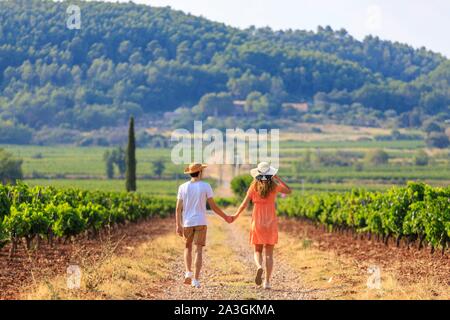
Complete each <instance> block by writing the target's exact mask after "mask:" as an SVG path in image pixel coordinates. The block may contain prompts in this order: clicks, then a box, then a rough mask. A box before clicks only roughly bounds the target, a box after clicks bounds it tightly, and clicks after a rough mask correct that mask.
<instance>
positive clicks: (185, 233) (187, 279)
mask: <svg viewBox="0 0 450 320" xmlns="http://www.w3.org/2000/svg"><path fill="white" fill-rule="evenodd" d="M206 167H207V166H206V165H203V164H200V163H193V164H191V165H189V166H188V167H187V168H186V169H185V170H184V173H185V174H189V175H190V176H191V180H190V181H188V182H185V183H183V184H182V185H181V186H180V187H179V188H178V196H177V209H176V225H177V227H176V228H177V234H178V235H179V236H181V237H184V240H185V242H186V245H185V249H184V263H185V267H186V273H185V276H184V283H185V284H188V285H189V284H191V285H192V286H193V287H195V288H200V281H199V279H200V269H201V267H202V251H203V247H204V246H205V245H206V230H207V221H206V202H208V204H209V207H210V208H211V210H212V211H214V212H215V213H216V214H217V215H219V216H220V217H222V218H223V219H224V220H225V221H226V222H228V223H231V222H233V218H232V217H231V216H227V215H226V214H225V213H224V212H223V211H222V210H220V208H219V207H218V206H217V205H216V203H215V202H214V199H213V191H212V189H211V186H210V185H209V184H208V183H207V182H205V181H202V177H203V170H204V169H205V168H206ZM193 245H194V246H195V273H194V274H193V273H192V246H193Z"/></svg>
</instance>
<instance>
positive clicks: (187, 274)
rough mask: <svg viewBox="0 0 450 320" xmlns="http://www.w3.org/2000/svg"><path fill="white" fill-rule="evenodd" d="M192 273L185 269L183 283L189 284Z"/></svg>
mask: <svg viewBox="0 0 450 320" xmlns="http://www.w3.org/2000/svg"><path fill="white" fill-rule="evenodd" d="M193 275H194V274H193V273H192V272H189V271H187V272H186V273H185V274H184V284H191V283H192V276H193Z"/></svg>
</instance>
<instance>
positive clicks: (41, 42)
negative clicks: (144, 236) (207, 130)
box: [0, 0, 450, 144]
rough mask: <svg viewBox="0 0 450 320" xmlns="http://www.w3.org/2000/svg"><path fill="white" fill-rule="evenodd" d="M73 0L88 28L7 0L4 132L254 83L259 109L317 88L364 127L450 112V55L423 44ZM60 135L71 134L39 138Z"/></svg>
mask: <svg viewBox="0 0 450 320" xmlns="http://www.w3.org/2000/svg"><path fill="white" fill-rule="evenodd" d="M77 5H79V6H80V7H81V11H82V13H83V17H82V28H81V29H80V30H77V31H76V32H70V31H68V30H67V28H66V26H65V21H66V19H67V16H66V8H67V4H66V3H62V2H54V1H39V0H30V1H2V10H1V11H0V36H1V39H2V42H1V44H0V56H1V57H8V58H7V59H1V60H0V86H1V89H2V92H3V93H4V94H3V95H2V98H1V99H0V118H2V119H6V120H7V121H10V123H14V128H15V129H14V130H13V129H11V128H8V129H7V130H5V129H3V128H4V126H3V124H1V125H0V131H1V132H0V133H1V134H0V141H3V142H15V143H19V142H20V143H27V142H28V141H29V140H30V135H31V133H32V132H33V130H41V129H44V127H46V126H47V127H48V126H61V127H64V128H66V129H65V130H71V129H81V130H93V129H99V128H102V127H108V126H116V125H124V124H125V123H126V121H127V119H128V118H129V117H130V115H135V116H139V115H143V114H146V115H153V114H155V113H156V112H163V111H172V110H175V109H177V108H179V107H181V106H186V107H193V106H195V105H196V104H197V103H198V102H199V100H200V99H201V98H202V97H204V96H205V95H207V94H213V95H217V96H219V95H225V96H226V97H225V98H226V99H223V100H222V101H219V102H220V103H219V104H217V105H216V106H215V107H214V106H213V107H212V108H208V110H207V111H208V112H213V114H214V113H215V112H216V111H218V112H219V113H222V112H226V111H227V110H226V109H225V107H227V108H228V107H229V106H231V105H230V103H229V102H230V98H232V99H240V100H244V99H247V97H248V96H249V94H251V93H252V92H259V93H260V94H261V95H262V96H260V97H258V99H252V103H251V105H252V109H254V108H255V107H256V109H263V110H267V107H268V106H269V110H273V112H275V113H276V112H277V109H278V108H277V106H278V105H279V102H280V101H284V102H286V101H299V100H301V101H304V100H313V97H315V96H316V95H317V94H319V95H321V96H322V98H323V99H322V102H321V103H322V105H326V108H325V109H327V108H328V107H331V108H332V109H333V110H334V111H333V112H332V114H333V116H334V115H340V118H341V119H345V117H343V116H342V114H347V115H351V116H352V117H353V119H350V120H349V121H356V120H358V119H360V118H365V119H368V124H372V120H370V119H371V118H372V116H375V117H380V116H381V115H380V114H379V113H377V111H382V112H384V111H388V110H394V111H395V112H396V114H398V115H401V114H404V115H405V116H404V117H402V121H401V122H402V123H403V122H404V123H407V124H408V125H412V124H417V120H419V123H420V116H418V115H419V114H420V112H422V113H425V114H437V113H439V112H443V113H446V114H448V105H449V100H450V97H449V93H448V92H449V91H448V87H449V83H448V82H449V78H450V77H449V76H448V75H449V70H450V63H449V61H448V59H446V58H445V57H443V56H442V55H440V54H436V53H433V52H430V51H428V50H425V49H417V50H416V49H414V48H412V47H410V46H407V45H404V44H399V43H393V42H390V41H382V40H380V39H379V38H378V37H372V36H368V37H366V38H365V39H364V40H363V41H358V40H357V39H355V38H353V37H352V36H350V35H349V34H348V33H347V31H345V30H333V29H331V28H330V27H326V28H323V27H319V28H318V30H317V31H316V32H309V31H301V30H286V31H283V32H277V31H273V30H271V29H270V28H261V29H255V28H248V29H245V30H240V29H236V28H232V27H228V26H225V25H223V24H222V23H215V22H212V21H209V20H207V19H204V18H199V17H194V16H192V15H187V14H184V13H182V12H181V11H174V10H172V9H170V8H167V7H166V8H156V7H149V6H144V5H137V4H134V3H131V2H130V3H120V4H119V3H102V2H91V1H89V2H77ZM43 35H45V36H43ZM216 98H217V97H216ZM201 104H202V105H203V104H204V101H203V102H202V103H201ZM224 106H225V107H224ZM416 106H417V107H418V110H420V112H414V113H413V111H412V110H413V107H416ZM272 107H274V108H272ZM368 108H371V109H368ZM219 109H220V110H219ZM356 110H357V111H358V112H355V111H356ZM270 112H272V111H270ZM366 116H367V118H366ZM360 121H361V120H360ZM364 121H366V120H364ZM366 124H367V123H366ZM2 129H3V130H2ZM46 134H48V135H49V134H51V131H47V132H46ZM66 137H67V138H66ZM78 138H79V137H77V139H78ZM2 139H3V140H2ZM60 139H63V140H65V139H68V140H71V139H72V138H71V136H70V135H54V136H52V137H50V139H46V138H45V135H41V136H38V137H37V138H36V139H35V141H36V142H41V143H49V141H61V140H60ZM80 143H84V144H86V143H92V141H84V142H83V141H81V142H80ZM97 143H98V144H100V143H104V141H98V142H97Z"/></svg>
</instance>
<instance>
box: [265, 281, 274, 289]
mask: <svg viewBox="0 0 450 320" xmlns="http://www.w3.org/2000/svg"><path fill="white" fill-rule="evenodd" d="M263 288H264V289H266V290H270V289H272V286H271V285H270V283H269V282H266V281H264V285H263Z"/></svg>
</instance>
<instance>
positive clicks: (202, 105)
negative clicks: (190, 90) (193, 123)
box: [198, 92, 233, 117]
mask: <svg viewBox="0 0 450 320" xmlns="http://www.w3.org/2000/svg"><path fill="white" fill-rule="evenodd" d="M198 107H199V109H198V112H200V113H202V115H205V116H216V117H217V116H223V115H229V114H232V112H233V98H232V96H231V95H230V94H228V93H226V92H220V93H217V94H216V93H208V94H206V95H204V96H203V97H202V98H201V99H200V101H199V103H198Z"/></svg>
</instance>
